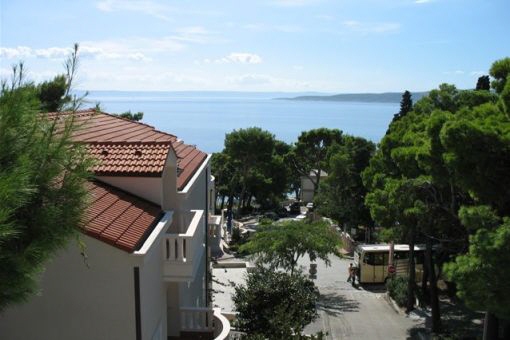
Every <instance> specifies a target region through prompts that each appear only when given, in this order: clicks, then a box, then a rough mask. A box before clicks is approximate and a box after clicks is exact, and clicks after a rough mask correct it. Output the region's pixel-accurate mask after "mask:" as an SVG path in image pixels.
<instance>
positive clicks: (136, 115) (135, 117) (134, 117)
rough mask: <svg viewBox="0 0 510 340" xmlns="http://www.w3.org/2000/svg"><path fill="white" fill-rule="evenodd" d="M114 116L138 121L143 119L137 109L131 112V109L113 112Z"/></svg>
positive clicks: (141, 113)
mask: <svg viewBox="0 0 510 340" xmlns="http://www.w3.org/2000/svg"><path fill="white" fill-rule="evenodd" d="M114 116H117V117H120V118H125V119H129V120H133V121H135V122H138V121H140V120H142V119H143V112H141V111H138V112H136V113H133V112H131V110H129V111H126V112H123V113H119V114H114Z"/></svg>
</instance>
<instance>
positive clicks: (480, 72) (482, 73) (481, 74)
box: [469, 71, 487, 77]
mask: <svg viewBox="0 0 510 340" xmlns="http://www.w3.org/2000/svg"><path fill="white" fill-rule="evenodd" d="M469 74H470V75H471V76H476V77H479V76H484V75H487V72H484V71H471V72H470V73H469Z"/></svg>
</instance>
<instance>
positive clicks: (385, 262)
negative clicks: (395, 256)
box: [383, 253, 390, 266]
mask: <svg viewBox="0 0 510 340" xmlns="http://www.w3.org/2000/svg"><path fill="white" fill-rule="evenodd" d="M389 257H390V254H389V253H384V259H383V264H384V265H385V266H387V265H388V263H389V262H388V258H389Z"/></svg>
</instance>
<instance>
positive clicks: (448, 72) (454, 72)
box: [443, 70, 466, 76]
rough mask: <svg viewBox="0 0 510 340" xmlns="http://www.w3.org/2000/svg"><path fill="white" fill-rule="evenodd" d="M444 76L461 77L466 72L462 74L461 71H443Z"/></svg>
mask: <svg viewBox="0 0 510 340" xmlns="http://www.w3.org/2000/svg"><path fill="white" fill-rule="evenodd" d="M443 73H444V74H446V75H456V76H460V75H463V74H465V73H466V72H464V71H463V70H453V71H445V72H443Z"/></svg>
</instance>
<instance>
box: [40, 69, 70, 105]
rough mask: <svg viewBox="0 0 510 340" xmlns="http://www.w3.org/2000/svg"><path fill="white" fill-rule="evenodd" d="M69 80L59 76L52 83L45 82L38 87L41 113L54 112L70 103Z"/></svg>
mask: <svg viewBox="0 0 510 340" xmlns="http://www.w3.org/2000/svg"><path fill="white" fill-rule="evenodd" d="M66 89H67V79H66V77H65V76H64V75H59V76H56V77H55V78H53V80H51V81H45V82H43V83H41V84H39V85H38V86H37V96H38V98H39V101H40V102H41V106H40V108H41V111H43V112H54V111H57V110H59V109H60V108H62V107H63V105H64V104H65V103H67V102H69V101H70V97H69V96H66Z"/></svg>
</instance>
